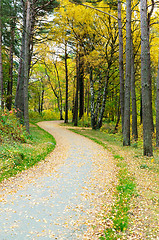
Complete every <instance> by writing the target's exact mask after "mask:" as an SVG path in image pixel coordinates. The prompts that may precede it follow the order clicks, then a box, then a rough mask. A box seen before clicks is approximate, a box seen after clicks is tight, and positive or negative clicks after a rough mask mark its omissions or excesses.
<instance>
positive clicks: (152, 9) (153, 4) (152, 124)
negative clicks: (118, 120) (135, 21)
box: [147, 0, 155, 132]
mask: <svg viewBox="0 0 159 240" xmlns="http://www.w3.org/2000/svg"><path fill="white" fill-rule="evenodd" d="M154 6H155V2H154V0H151V10H150V12H149V13H148V19H147V22H148V40H149V42H150V20H151V16H152V13H153V11H154ZM148 56H149V60H148V61H149V82H150V83H149V84H150V89H149V94H150V102H151V105H150V107H151V130H152V132H154V123H153V110H152V78H151V57H150V44H149V54H148Z"/></svg>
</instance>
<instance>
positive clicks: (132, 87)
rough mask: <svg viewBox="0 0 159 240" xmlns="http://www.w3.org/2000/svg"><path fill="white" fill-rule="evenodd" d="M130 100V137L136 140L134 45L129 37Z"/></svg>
mask: <svg viewBox="0 0 159 240" xmlns="http://www.w3.org/2000/svg"><path fill="white" fill-rule="evenodd" d="M131 100H132V137H133V139H134V140H135V141H137V140H138V131H137V112H136V92H135V68H134V47H133V40H132V38H131Z"/></svg>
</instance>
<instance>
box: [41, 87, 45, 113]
mask: <svg viewBox="0 0 159 240" xmlns="http://www.w3.org/2000/svg"><path fill="white" fill-rule="evenodd" d="M44 93H45V90H44V84H43V83H42V93H41V104H40V113H42V111H43V105H44Z"/></svg>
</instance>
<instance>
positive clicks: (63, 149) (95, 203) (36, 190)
mask: <svg viewBox="0 0 159 240" xmlns="http://www.w3.org/2000/svg"><path fill="white" fill-rule="evenodd" d="M39 126H40V127H42V128H44V129H45V130H47V131H48V132H50V133H51V134H53V136H54V137H55V139H56V141H57V145H56V148H55V150H54V151H53V153H52V154H51V155H50V156H49V157H48V158H47V159H46V160H45V161H43V162H41V163H39V164H38V166H35V167H33V168H32V169H29V170H27V171H24V172H22V173H21V174H19V175H17V176H16V177H14V178H11V179H9V180H7V181H4V182H3V183H2V184H1V186H0V190H1V193H2V194H1V195H0V239H1V240H4V239H5V240H12V239H15V240H22V239H23V240H25V239H32V240H33V239H40V240H43V239H59V240H63V239H66V240H75V239H79V240H81V239H91V240H92V239H99V235H98V234H100V232H102V231H103V225H104V223H103V211H105V214H106V213H107V212H108V211H109V208H110V205H111V200H112V196H111V191H110V187H111V186H112V183H113V182H114V179H113V178H114V177H112V176H113V170H114V169H113V167H114V166H113V163H112V160H111V159H112V156H111V154H110V153H108V152H107V151H106V150H104V149H103V148H102V147H101V146H99V145H97V144H96V143H94V142H92V141H91V140H89V139H87V138H84V137H82V136H80V135H77V134H75V133H72V132H70V131H68V130H67V129H66V128H64V127H60V126H59V125H58V122H51V121H50V122H41V123H39ZM103 205H105V207H104V208H103ZM93 225H94V226H96V227H92V226H93ZM94 229H96V230H95V231H94Z"/></svg>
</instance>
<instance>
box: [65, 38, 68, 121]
mask: <svg viewBox="0 0 159 240" xmlns="http://www.w3.org/2000/svg"><path fill="white" fill-rule="evenodd" d="M67 57H68V56H67V42H65V74H66V75H65V76H66V99H65V123H68V67H67Z"/></svg>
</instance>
